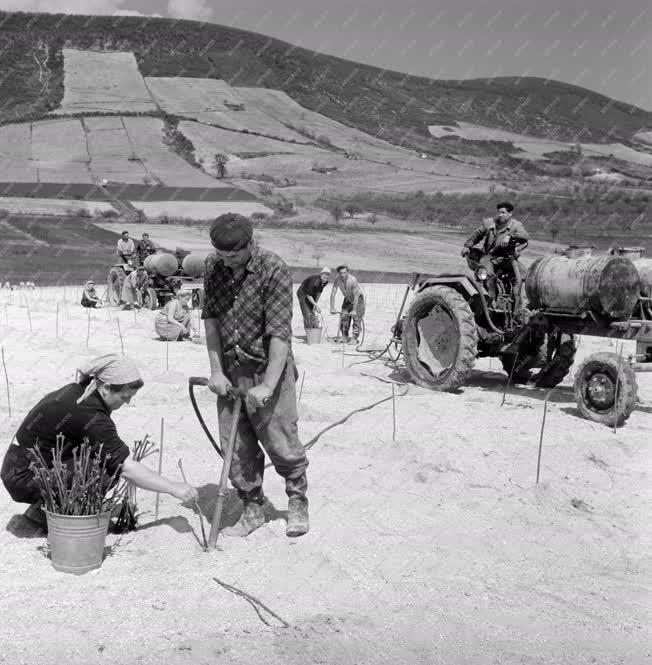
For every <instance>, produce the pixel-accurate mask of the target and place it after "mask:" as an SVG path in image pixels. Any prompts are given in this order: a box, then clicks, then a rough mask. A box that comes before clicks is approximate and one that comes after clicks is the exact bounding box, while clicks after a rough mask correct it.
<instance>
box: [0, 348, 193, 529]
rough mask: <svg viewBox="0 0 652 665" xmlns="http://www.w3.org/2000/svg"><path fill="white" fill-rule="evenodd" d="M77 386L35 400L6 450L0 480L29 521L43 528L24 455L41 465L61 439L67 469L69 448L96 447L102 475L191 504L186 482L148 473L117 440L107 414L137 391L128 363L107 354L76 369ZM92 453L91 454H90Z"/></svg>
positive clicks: (135, 371) (139, 383) (38, 498)
mask: <svg viewBox="0 0 652 665" xmlns="http://www.w3.org/2000/svg"><path fill="white" fill-rule="evenodd" d="M77 374H78V375H77V381H76V382H75V383H69V384H67V385H65V386H63V387H62V388H59V389H58V390H55V391H54V392H51V393H49V394H48V395H46V396H45V397H43V399H41V401H40V402H38V404H36V406H34V408H32V410H31V411H30V412H29V413H28V414H27V416H25V419H24V420H23V422H22V424H21V425H20V427H19V428H18V431H17V432H16V444H12V445H10V446H9V449H8V451H7V453H6V455H5V458H4V461H3V463H2V470H1V471H0V477H2V482H3V484H4V486H5V488H6V489H7V491H8V492H9V494H10V496H11V498H12V499H13V500H14V501H17V502H18V503H29V504H32V505H31V506H30V507H29V508H28V509H27V511H26V512H25V517H27V518H28V519H29V520H31V521H33V522H36V523H38V524H40V525H41V526H45V525H46V519H45V513H44V511H43V509H42V507H41V502H42V501H41V493H40V491H39V488H38V485H37V483H36V480H35V478H34V475H33V473H32V471H31V470H30V468H29V465H30V459H29V456H28V455H27V450H28V449H30V448H34V447H36V446H37V445H38V447H39V448H40V450H41V453H42V454H43V457H44V458H45V459H46V460H48V461H49V460H50V459H51V452H50V451H51V450H52V449H54V447H55V445H56V442H57V435H62V436H63V437H64V439H65V442H66V449H65V450H64V457H63V461H64V463H66V464H67V465H69V468H70V469H71V470H72V465H73V457H72V451H73V448H76V447H78V446H81V445H83V444H84V439H88V445H90V446H92V447H93V449H99V447H100V446H101V455H102V459H104V458H106V470H107V473H108V474H109V476H110V475H112V474H113V473H114V472H115V471H116V470H118V473H119V475H121V477H122V478H123V479H125V480H127V481H128V482H130V483H133V484H134V485H135V486H136V487H140V488H141V489H145V490H151V491H152V492H160V493H163V494H170V495H172V496H174V497H176V498H177V499H180V500H181V501H184V502H189V501H194V500H195V499H196V498H197V490H196V489H195V488H194V487H192V486H191V485H188V484H187V483H181V482H174V481H172V480H168V479H167V478H164V477H163V476H160V475H158V474H157V473H154V472H153V471H150V469H148V468H147V467H146V466H143V465H142V464H141V463H140V462H136V461H135V460H134V459H133V458H132V457H131V456H130V451H129V448H128V447H127V445H126V444H125V443H124V442H123V441H122V439H121V438H120V437H119V436H118V432H117V430H116V427H115V423H114V422H113V420H112V419H111V413H112V412H113V411H115V410H116V409H119V408H120V407H121V406H122V405H123V404H129V402H130V401H131V399H132V398H133V397H134V395H135V394H136V393H137V392H138V390H140V388H141V387H142V386H143V380H142V378H141V376H140V372H139V371H138V368H137V367H136V365H135V364H134V362H133V361H132V360H131V359H129V358H126V357H124V356H118V355H115V354H109V355H106V356H101V357H100V358H96V359H94V360H91V361H90V362H88V363H86V364H85V365H83V366H82V367H80V368H79V370H78V373H77ZM93 452H95V451H93Z"/></svg>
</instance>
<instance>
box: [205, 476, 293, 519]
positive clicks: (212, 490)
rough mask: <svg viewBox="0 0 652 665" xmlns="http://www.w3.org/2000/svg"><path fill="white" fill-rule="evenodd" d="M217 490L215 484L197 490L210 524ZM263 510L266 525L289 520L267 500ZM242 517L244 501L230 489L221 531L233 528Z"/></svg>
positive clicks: (225, 503) (226, 499) (285, 512)
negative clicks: (229, 527)
mask: <svg viewBox="0 0 652 665" xmlns="http://www.w3.org/2000/svg"><path fill="white" fill-rule="evenodd" d="M217 489H218V487H217V485H215V484H214V483H209V484H208V485H203V486H202V487H199V488H197V491H198V493H199V498H198V500H197V503H198V504H199V508H200V510H201V512H202V514H203V515H204V517H205V518H206V520H207V521H208V523H209V524H210V523H211V522H212V520H213V509H214V508H215V501H216V500H217ZM263 509H264V511H265V523H267V522H274V521H276V520H287V511H286V510H277V509H276V508H275V507H274V505H273V504H272V503H271V501H270V500H269V499H267V498H265V503H264V506H263ZM240 515H242V501H241V500H240V498H239V497H238V493H237V491H236V490H234V489H233V488H229V489H228V490H227V494H226V497H225V501H224V510H223V511H222V520H221V524H220V529H224V528H226V527H227V526H233V525H234V524H235V523H236V522H237V521H238V520H239V519H240Z"/></svg>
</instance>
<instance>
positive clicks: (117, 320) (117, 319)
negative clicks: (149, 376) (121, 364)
mask: <svg viewBox="0 0 652 665" xmlns="http://www.w3.org/2000/svg"><path fill="white" fill-rule="evenodd" d="M115 320H116V323H117V324H118V335H120V348H121V349H122V355H123V356H124V354H125V345H124V342H123V341H122V330H121V328H120V316H119V315H117V314H116V317H115Z"/></svg>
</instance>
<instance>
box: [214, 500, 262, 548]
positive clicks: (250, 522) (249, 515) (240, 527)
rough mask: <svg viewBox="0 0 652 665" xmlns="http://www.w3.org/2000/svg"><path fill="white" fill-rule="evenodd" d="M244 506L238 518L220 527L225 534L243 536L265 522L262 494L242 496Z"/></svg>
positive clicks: (235, 536)
mask: <svg viewBox="0 0 652 665" xmlns="http://www.w3.org/2000/svg"><path fill="white" fill-rule="evenodd" d="M243 501H244V508H243V510H242V515H240V519H239V520H238V521H237V522H236V523H235V524H234V525H233V526H227V527H226V528H224V529H222V533H223V534H224V535H225V536H231V537H232V538H244V537H245V536H248V535H249V534H250V533H253V532H254V531H255V530H256V529H258V528H259V527H261V526H263V524H265V513H264V511H263V497H262V494H259V495H257V496H247V495H245V496H244V497H243Z"/></svg>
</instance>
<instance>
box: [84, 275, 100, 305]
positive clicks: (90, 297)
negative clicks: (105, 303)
mask: <svg viewBox="0 0 652 665" xmlns="http://www.w3.org/2000/svg"><path fill="white" fill-rule="evenodd" d="M81 304H82V307H102V301H101V300H100V299H99V298H98V297H97V292H96V291H95V282H94V281H93V280H92V279H89V280H88V281H87V282H86V286H84V293H82V297H81Z"/></svg>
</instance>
